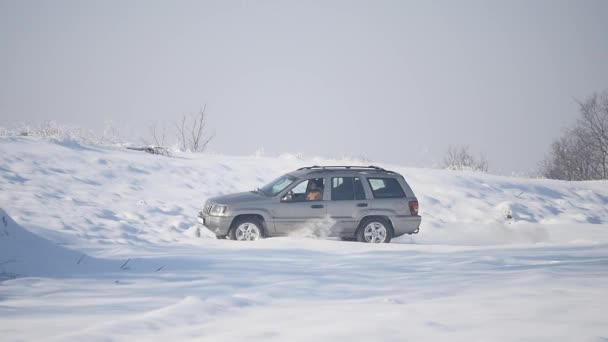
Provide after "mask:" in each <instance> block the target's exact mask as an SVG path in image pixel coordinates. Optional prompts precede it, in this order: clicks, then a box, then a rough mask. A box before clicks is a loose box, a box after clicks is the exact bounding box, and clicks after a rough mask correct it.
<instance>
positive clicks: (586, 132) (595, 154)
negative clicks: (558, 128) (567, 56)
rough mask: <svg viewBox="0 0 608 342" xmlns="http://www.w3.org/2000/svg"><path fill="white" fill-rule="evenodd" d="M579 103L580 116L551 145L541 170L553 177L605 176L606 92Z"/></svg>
mask: <svg viewBox="0 0 608 342" xmlns="http://www.w3.org/2000/svg"><path fill="white" fill-rule="evenodd" d="M578 104H579V111H580V114H581V116H580V117H579V119H578V120H577V122H576V124H575V125H574V127H572V128H570V129H567V130H565V131H564V133H563V134H562V136H560V137H559V138H557V139H556V140H555V141H554V142H553V143H552V144H551V148H550V151H549V155H548V157H547V158H546V159H545V160H544V161H543V163H542V165H541V172H542V174H543V175H544V176H545V177H547V178H552V179H562V180H593V179H608V92H606V93H603V94H600V95H598V94H593V95H592V96H590V97H589V98H588V99H587V100H585V101H583V102H580V101H579V102H578Z"/></svg>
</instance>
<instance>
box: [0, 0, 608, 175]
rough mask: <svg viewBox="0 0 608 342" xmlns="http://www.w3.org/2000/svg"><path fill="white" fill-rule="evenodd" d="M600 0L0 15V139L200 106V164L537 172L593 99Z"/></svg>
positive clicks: (135, 5) (70, 4)
mask: <svg viewBox="0 0 608 342" xmlns="http://www.w3.org/2000/svg"><path fill="white" fill-rule="evenodd" d="M607 18H608V1H495V2H492V1H416V2H413V1H371V0H370V1H101V0H100V1H82V0H75V1H6V0H0V126H4V127H8V128H10V127H12V126H14V125H16V123H17V122H29V123H33V124H35V123H39V122H41V121H45V120H55V121H57V122H60V123H65V124H70V125H76V126H81V127H85V128H91V129H98V128H100V127H102V126H103V125H104V122H106V121H109V120H111V121H113V122H114V123H115V125H116V126H117V127H118V128H119V129H120V131H121V134H122V135H124V136H128V135H145V134H146V133H147V130H148V126H149V125H150V124H152V123H154V122H156V123H158V124H159V125H167V126H171V124H172V122H173V121H175V120H176V119H177V118H178V117H180V116H181V115H182V114H187V113H194V112H196V111H198V110H199V109H200V108H201V107H202V106H203V105H204V104H207V110H208V114H209V126H210V128H211V130H212V131H214V132H215V134H216V138H215V140H214V141H213V142H212V144H211V146H210V148H211V149H212V150H213V151H216V152H220V153H226V154H237V155H248V154H252V153H253V152H254V151H255V150H257V149H258V148H264V150H265V152H266V154H278V153H282V152H301V153H304V154H305V155H310V156H313V155H320V156H326V157H332V156H338V157H339V156H342V155H349V156H360V155H366V156H367V157H368V158H370V159H372V160H374V161H377V162H392V163H400V164H404V165H412V166H419V165H420V166H431V165H433V164H434V163H439V162H440V161H441V160H442V158H443V154H444V153H445V150H446V149H447V146H448V145H450V144H466V145H470V147H471V149H472V151H474V152H475V153H483V154H485V156H486V158H487V159H488V161H489V164H490V171H492V172H496V173H507V174H508V173H510V172H511V171H516V172H525V171H529V170H532V169H534V168H536V167H537V165H538V163H539V162H540V160H542V159H543V157H544V155H545V153H546V152H547V151H548V148H549V145H550V143H551V141H552V139H554V138H555V137H556V136H558V135H559V134H560V132H561V131H562V129H564V128H565V127H567V126H568V125H569V124H571V123H573V122H574V121H575V120H576V117H577V115H578V113H577V105H576V102H575V99H584V98H585V97H586V96H588V95H590V94H592V93H593V92H599V91H603V90H608V19H607Z"/></svg>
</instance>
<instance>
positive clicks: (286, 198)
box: [281, 191, 293, 202]
mask: <svg viewBox="0 0 608 342" xmlns="http://www.w3.org/2000/svg"><path fill="white" fill-rule="evenodd" d="M292 200H293V195H292V194H291V191H290V192H288V193H287V195H285V196H283V198H281V202H291V201H292Z"/></svg>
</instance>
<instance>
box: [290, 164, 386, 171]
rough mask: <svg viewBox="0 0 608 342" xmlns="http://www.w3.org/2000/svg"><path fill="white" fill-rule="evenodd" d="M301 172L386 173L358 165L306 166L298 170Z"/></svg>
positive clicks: (377, 167)
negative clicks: (363, 171) (373, 171)
mask: <svg viewBox="0 0 608 342" xmlns="http://www.w3.org/2000/svg"><path fill="white" fill-rule="evenodd" d="M300 170H376V171H386V170H385V169H383V168H381V167H379V166H375V165H370V166H356V165H328V166H319V165H313V166H305V167H301V168H299V169H298V171H300Z"/></svg>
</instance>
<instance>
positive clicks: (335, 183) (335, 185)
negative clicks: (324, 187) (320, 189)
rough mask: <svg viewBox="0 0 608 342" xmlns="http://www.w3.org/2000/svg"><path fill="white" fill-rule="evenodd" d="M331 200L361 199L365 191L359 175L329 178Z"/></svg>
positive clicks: (363, 197)
mask: <svg viewBox="0 0 608 342" xmlns="http://www.w3.org/2000/svg"><path fill="white" fill-rule="evenodd" d="M331 199H332V201H348V200H363V199H365V192H364V191H363V185H362V184H361V179H360V178H359V177H334V178H332V179H331Z"/></svg>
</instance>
